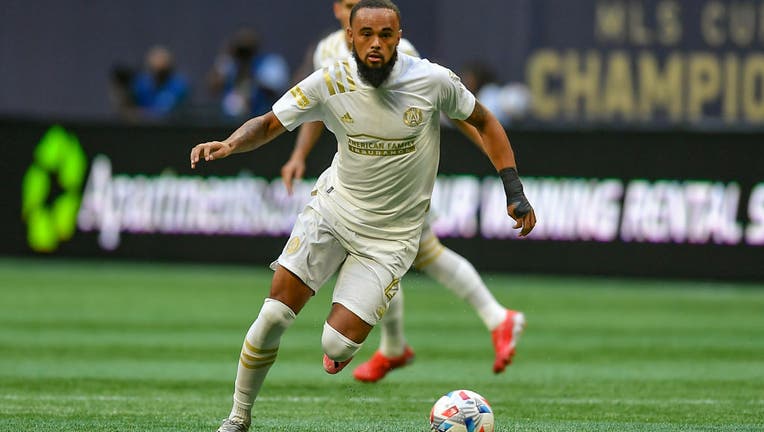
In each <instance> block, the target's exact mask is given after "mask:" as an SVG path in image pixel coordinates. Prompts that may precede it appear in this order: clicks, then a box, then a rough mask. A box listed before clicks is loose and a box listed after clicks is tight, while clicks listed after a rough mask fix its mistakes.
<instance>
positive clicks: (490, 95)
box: [461, 61, 530, 126]
mask: <svg viewBox="0 0 764 432" xmlns="http://www.w3.org/2000/svg"><path fill="white" fill-rule="evenodd" d="M461 76H462V81H464V85H465V87H467V88H468V89H469V90H470V91H471V92H472V93H473V94H474V95H475V96H476V97H477V98H478V100H480V103H482V104H483V105H484V106H485V107H486V108H488V109H489V110H490V111H491V112H492V113H493V115H495V116H496V118H497V119H498V120H499V122H500V123H501V124H502V125H504V126H508V125H509V124H510V123H511V122H512V121H513V120H517V119H519V118H522V117H524V116H525V114H526V113H527V112H528V110H529V109H530V92H529V91H528V88H527V87H526V86H525V85H524V84H522V83H508V84H505V85H500V84H498V83H497V82H496V75H495V74H494V72H493V70H492V69H491V68H490V66H488V65H487V64H485V63H483V62H480V61H473V62H470V63H467V64H465V65H464V67H463V68H462V73H461Z"/></svg>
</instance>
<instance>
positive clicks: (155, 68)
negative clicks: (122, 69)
mask: <svg viewBox="0 0 764 432" xmlns="http://www.w3.org/2000/svg"><path fill="white" fill-rule="evenodd" d="M131 88H132V97H133V100H134V101H135V106H136V108H137V110H138V112H139V113H140V114H141V116H142V117H145V118H160V117H165V116H167V115H168V114H171V113H173V112H175V111H177V110H178V109H179V108H180V107H181V106H182V104H183V103H184V102H185V100H186V97H187V96H188V90H189V89H188V82H187V81H186V79H185V78H183V77H182V76H181V75H180V74H178V73H177V72H176V71H175V60H174V59H173V56H172V53H170V51H169V50H168V49H167V48H165V47H163V46H155V47H152V48H151V49H150V50H149V51H148V53H146V60H145V65H144V70H143V71H141V72H140V73H139V74H138V75H137V76H136V77H135V79H134V80H133V82H132V86H131Z"/></svg>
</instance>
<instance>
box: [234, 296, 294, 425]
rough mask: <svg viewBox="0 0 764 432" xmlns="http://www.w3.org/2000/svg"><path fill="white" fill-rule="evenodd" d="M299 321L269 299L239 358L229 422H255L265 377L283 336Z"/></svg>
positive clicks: (247, 337) (246, 339)
mask: <svg viewBox="0 0 764 432" xmlns="http://www.w3.org/2000/svg"><path fill="white" fill-rule="evenodd" d="M294 319H295V314H294V312H292V309H290V308H289V307H288V306H287V305H285V304H284V303H281V302H280V301H278V300H274V299H265V302H264V303H263V307H262V309H260V313H259V314H258V316H257V319H256V320H255V322H254V323H252V326H251V327H250V328H249V331H248V332H247V336H246V338H245V339H244V344H243V346H242V348H241V356H240V357H239V367H238V370H237V372H236V385H235V390H234V394H233V408H232V409H231V414H230V416H229V418H236V419H238V420H242V421H245V422H246V423H247V424H249V422H250V421H251V418H252V404H253V403H254V402H255V398H257V394H258V393H259V392H260V387H262V385H263V382H264V381H265V376H266V375H267V374H268V370H269V369H270V368H271V365H272V364H273V362H275V361H276V354H277V353H278V349H279V342H280V341H281V335H282V334H284V331H285V330H286V329H287V328H288V327H289V325H290V324H292V322H293V321H294Z"/></svg>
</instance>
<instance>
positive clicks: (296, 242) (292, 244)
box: [286, 237, 300, 255]
mask: <svg viewBox="0 0 764 432" xmlns="http://www.w3.org/2000/svg"><path fill="white" fill-rule="evenodd" d="M299 247H300V238H299V237H292V239H291V240H289V243H287V245H286V253H287V254H290V255H291V254H293V253H295V252H297V248H299Z"/></svg>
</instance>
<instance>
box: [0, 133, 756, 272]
mask: <svg viewBox="0 0 764 432" xmlns="http://www.w3.org/2000/svg"><path fill="white" fill-rule="evenodd" d="M52 124H54V123H53V122H40V121H23V120H13V119H5V120H0V149H1V150H2V154H3V157H2V158H0V169H2V173H3V174H2V175H3V192H4V193H3V194H2V203H3V205H2V212H1V213H0V222H2V223H1V224H0V236H1V237H2V239H3V241H2V246H0V253H2V254H4V255H15V256H33V255H34V256H38V255H40V254H39V253H36V252H34V251H32V250H31V249H30V247H29V246H28V245H27V241H26V229H27V228H26V225H25V222H24V221H23V220H22V218H21V179H22V178H23V176H24V173H25V172H26V170H27V168H28V167H29V165H30V164H31V163H32V161H33V151H34V149H35V146H36V145H37V143H38V141H39V140H40V138H41V137H42V136H43V135H44V134H45V132H46V131H47V130H48V129H49V127H50V126H51V125H52ZM60 124H61V125H62V126H63V127H65V128H66V130H67V131H69V132H71V133H73V134H74V135H76V136H77V138H78V139H79V142H80V144H81V146H82V148H83V149H84V151H85V153H86V156H87V159H88V161H89V162H90V163H92V160H93V158H94V157H95V156H96V155H97V154H105V155H108V157H109V159H110V160H111V164H112V170H113V172H114V174H121V175H131V176H135V175H140V174H148V175H154V176H156V175H158V174H160V173H161V172H166V171H168V170H169V171H172V172H174V173H175V174H176V175H178V176H233V175H237V174H239V173H240V172H241V171H242V170H246V171H249V172H251V173H253V174H254V175H256V176H259V177H265V178H268V179H272V178H275V177H278V176H279V170H280V167H281V165H282V164H283V163H284V162H285V161H286V160H287V158H288V157H289V154H290V152H291V150H292V146H293V144H294V140H295V138H296V134H295V133H285V134H284V135H282V136H281V137H279V138H278V139H277V140H275V141H274V142H272V143H269V144H268V145H266V146H265V147H263V148H261V149H258V150H256V151H255V152H252V153H247V154H243V155H234V156H232V157H230V158H229V159H227V160H221V161H216V162H214V163H212V164H205V163H201V164H200V166H199V168H198V169H197V170H191V169H190V166H189V152H190V149H191V148H192V147H193V146H194V145H195V144H197V143H199V142H204V141H208V140H213V139H223V138H225V137H226V136H228V135H229V134H230V133H231V132H232V130H233V129H234V127H228V128H222V127H195V126H184V127H178V126H160V125H150V126H149V125H145V126H131V125H121V124H87V123H74V122H62V123H60ZM509 136H510V139H511V141H512V144H513V147H514V148H515V151H516V156H517V160H518V165H519V172H520V177H521V178H523V177H573V178H578V177H580V178H593V179H602V178H614V179H621V180H623V182H624V183H627V182H628V181H631V180H634V179H645V180H650V181H653V180H678V181H686V180H708V181H714V182H724V183H728V182H736V183H737V184H739V186H740V191H741V199H740V202H739V205H738V207H739V208H738V213H737V218H738V220H739V221H740V222H741V224H743V229H745V224H746V223H747V222H748V220H747V217H748V216H747V206H748V197H749V196H750V194H751V191H752V189H753V188H754V186H755V185H756V184H759V183H764V139H762V138H764V137H763V136H762V135H761V134H754V133H730V134H722V133H702V132H698V131H658V132H655V131H654V132H648V131H622V130H621V131H612V130H611V131H596V130H582V131H578V132H574V131H545V130H510V131H509ZM335 150H336V143H335V142H334V141H333V136H332V135H331V134H329V133H328V132H326V133H325V134H324V135H323V137H322V140H321V142H320V143H319V144H318V145H317V147H316V150H315V151H314V153H313V154H312V155H311V157H310V159H309V162H308V172H307V173H306V176H307V177H316V176H318V174H320V172H321V171H322V170H323V169H324V168H325V167H326V166H327V165H328V164H329V163H330V161H331V158H332V155H333V154H334V152H335ZM440 173H441V174H472V175H475V176H478V177H490V176H494V175H496V174H495V170H494V168H493V167H492V166H491V165H490V163H489V161H488V159H487V158H486V157H485V156H484V155H483V154H482V153H481V152H480V151H479V150H478V149H476V148H475V147H474V146H473V145H471V144H470V143H469V142H468V141H466V139H464V138H463V137H461V136H460V135H459V134H458V133H456V132H454V131H453V130H449V129H445V130H444V131H443V133H442V159H441V162H440ZM528 198H529V200H530V201H531V203H533V202H534V197H533V196H528ZM569 211H571V212H581V211H584V212H585V211H586V209H580V208H576V209H569ZM539 224H544V219H543V218H541V217H540V218H539ZM285 240H286V239H285V237H267V236H262V237H242V236H232V235H215V236H211V235H188V234H184V235H178V234H176V235H172V234H165V235H159V234H131V233H124V232H123V233H121V241H120V244H119V246H118V247H117V248H116V249H115V250H112V251H106V250H104V249H102V248H101V247H100V246H99V243H98V234H97V233H95V232H81V231H78V232H77V233H76V234H75V235H74V237H73V238H72V239H71V240H69V241H64V242H61V243H60V244H59V246H58V248H57V249H56V250H55V251H54V252H52V253H51V255H53V256H62V257H87V258H113V259H131V260H132V259H139V260H183V261H200V262H240V263H242V264H252V265H267V264H268V263H269V262H270V261H271V260H273V259H274V258H275V257H276V256H277V255H278V253H279V252H280V251H281V248H282V247H283V245H284V242H285ZM442 242H443V243H444V244H445V245H447V246H449V247H451V248H453V249H454V250H455V251H457V252H458V253H460V254H462V255H464V256H465V257H466V258H468V259H469V260H470V261H471V262H472V263H473V264H474V265H475V266H476V267H477V268H478V269H479V270H484V271H505V272H514V273H528V272H531V273H545V274H546V273H548V274H583V275H593V274H599V275H614V276H643V277H688V278H699V279H707V278H717V279H718V278H721V279H746V280H764V246H753V245H746V244H745V243H744V242H740V243H738V244H734V245H716V244H712V243H710V242H708V243H704V244H689V243H684V244H670V243H655V244H654V243H640V242H624V241H622V240H619V239H615V240H613V241H611V242H606V243H598V242H593V241H552V240H519V241H518V240H495V239H493V240H489V239H484V238H481V237H480V236H479V235H478V236H476V237H475V238H470V239H465V238H443V239H442Z"/></svg>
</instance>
